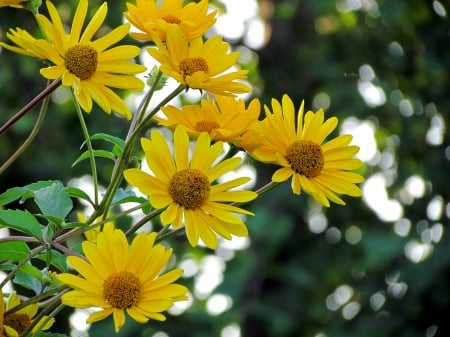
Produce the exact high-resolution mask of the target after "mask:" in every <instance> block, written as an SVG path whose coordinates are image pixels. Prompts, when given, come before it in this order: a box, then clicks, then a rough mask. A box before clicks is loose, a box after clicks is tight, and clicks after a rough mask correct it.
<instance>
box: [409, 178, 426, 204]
mask: <svg viewBox="0 0 450 337" xmlns="http://www.w3.org/2000/svg"><path fill="white" fill-rule="evenodd" d="M405 188H406V191H407V192H408V194H409V195H411V196H412V197H414V198H421V197H423V195H424V194H425V181H423V179H422V178H421V177H419V176H416V175H414V176H411V177H409V178H408V179H406V182H405Z"/></svg>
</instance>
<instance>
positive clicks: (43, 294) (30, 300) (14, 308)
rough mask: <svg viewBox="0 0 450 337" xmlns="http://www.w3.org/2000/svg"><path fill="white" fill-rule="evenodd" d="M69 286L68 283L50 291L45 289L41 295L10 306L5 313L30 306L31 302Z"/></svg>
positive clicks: (8, 313) (36, 301) (11, 312)
mask: <svg viewBox="0 0 450 337" xmlns="http://www.w3.org/2000/svg"><path fill="white" fill-rule="evenodd" d="M67 288H68V287H67V286H66V285H59V286H57V287H55V288H52V289H50V290H48V291H45V292H43V293H41V294H39V295H36V296H33V297H31V298H29V299H27V300H26V301H23V302H20V304H18V305H16V306H15V307H13V308H10V309H9V310H8V311H6V312H5V313H4V315H5V316H6V315H10V314H13V313H15V312H17V311H19V310H20V309H22V308H25V307H27V306H29V305H30V304H34V303H38V302H39V301H41V300H42V299H47V298H48V297H50V296H51V295H53V294H55V293H59V292H60V291H62V290H64V289H67ZM41 305H42V303H41Z"/></svg>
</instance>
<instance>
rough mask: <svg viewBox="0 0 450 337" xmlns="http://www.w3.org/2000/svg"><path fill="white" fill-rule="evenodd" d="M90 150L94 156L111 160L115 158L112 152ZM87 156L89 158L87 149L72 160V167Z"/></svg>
mask: <svg viewBox="0 0 450 337" xmlns="http://www.w3.org/2000/svg"><path fill="white" fill-rule="evenodd" d="M92 152H93V153H94V157H102V158H106V159H111V160H112V161H115V160H116V156H115V155H114V153H112V152H109V151H105V150H93V151H92ZM88 158H90V154H89V151H86V152H83V153H82V154H81V155H80V156H79V157H78V158H77V159H76V160H75V161H74V162H73V164H72V167H74V166H75V165H77V164H79V163H80V162H82V161H83V160H85V159H88Z"/></svg>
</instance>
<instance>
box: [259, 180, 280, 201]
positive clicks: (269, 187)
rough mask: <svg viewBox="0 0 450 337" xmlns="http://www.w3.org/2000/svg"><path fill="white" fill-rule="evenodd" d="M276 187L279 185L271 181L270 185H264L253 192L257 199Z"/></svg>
mask: <svg viewBox="0 0 450 337" xmlns="http://www.w3.org/2000/svg"><path fill="white" fill-rule="evenodd" d="M278 185H281V183H275V182H273V181H271V182H270V183H268V184H266V185H264V186H263V187H260V188H259V189H257V190H256V191H255V192H256V193H258V197H260V196H262V195H264V194H266V193H267V192H269V191H271V190H273V189H274V188H275V187H277V186H278Z"/></svg>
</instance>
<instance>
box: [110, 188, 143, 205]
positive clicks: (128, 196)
mask: <svg viewBox="0 0 450 337" xmlns="http://www.w3.org/2000/svg"><path fill="white" fill-rule="evenodd" d="M146 201H148V199H147V198H144V197H138V196H137V195H136V194H135V193H134V191H132V190H124V189H123V188H118V189H117V191H116V193H115V194H114V197H113V200H112V203H111V204H112V205H117V204H122V203H125V202H137V203H143V202H146Z"/></svg>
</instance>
